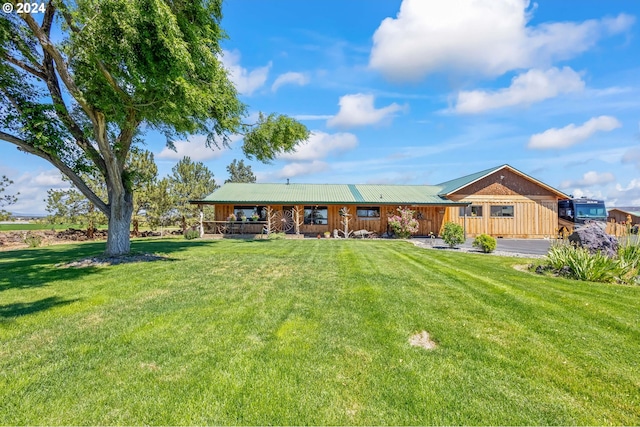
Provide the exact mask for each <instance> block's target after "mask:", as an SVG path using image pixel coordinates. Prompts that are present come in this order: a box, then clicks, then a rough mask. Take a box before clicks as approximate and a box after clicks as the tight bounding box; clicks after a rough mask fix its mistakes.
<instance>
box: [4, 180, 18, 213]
mask: <svg viewBox="0 0 640 427" xmlns="http://www.w3.org/2000/svg"><path fill="white" fill-rule="evenodd" d="M11 184H13V181H11V180H10V179H9V178H7V177H6V176H4V175H2V178H0V220H5V219H8V218H10V217H11V212H7V211H5V210H4V207H5V206H9V205H12V204H14V203H15V202H17V201H18V198H17V197H16V196H15V195H12V194H5V195H2V193H4V192H5V190H6V188H7V187H8V186H9V185H11Z"/></svg>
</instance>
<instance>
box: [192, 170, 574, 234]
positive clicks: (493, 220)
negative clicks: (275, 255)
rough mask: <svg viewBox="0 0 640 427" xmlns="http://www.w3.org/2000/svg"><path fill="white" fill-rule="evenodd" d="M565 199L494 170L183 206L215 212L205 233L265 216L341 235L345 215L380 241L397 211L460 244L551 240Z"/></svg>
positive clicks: (301, 188) (235, 188)
mask: <svg viewBox="0 0 640 427" xmlns="http://www.w3.org/2000/svg"><path fill="white" fill-rule="evenodd" d="M568 197H569V196H567V195H566V194H564V193H562V192H560V191H558V190H556V189H554V188H553V187H551V186H549V185H547V184H544V183H543V182H540V181H538V180H536V179H534V178H532V177H530V176H529V175H527V174H525V173H523V172H520V171H518V170H517V169H515V168H513V167H512V166H509V165H502V166H498V167H495V168H491V169H487V170H484V171H480V172H477V173H474V174H471V175H466V176H463V177H461V178H457V179H454V180H451V181H446V182H443V183H440V184H437V185H378V184H294V183H291V184H290V183H288V182H287V183H286V184H285V183H282V184H258V183H252V184H241V183H228V184H224V185H223V186H222V187H220V188H219V189H217V190H216V191H215V192H213V193H212V194H210V195H209V196H207V197H205V198H204V199H202V200H193V201H191V203H193V204H197V205H200V206H202V205H214V206H215V215H216V218H215V221H203V227H204V228H205V231H206V232H213V233H259V232H260V231H262V229H263V227H264V224H265V223H266V222H267V215H268V213H270V214H271V215H272V219H273V218H275V219H276V221H275V222H276V223H277V224H278V228H280V229H281V230H282V231H285V232H293V231H294V230H295V229H296V227H295V225H296V221H297V223H298V224H299V226H298V230H299V232H300V233H302V234H310V235H316V234H321V233H324V232H326V231H329V232H333V230H336V229H337V230H342V229H343V228H344V226H343V220H344V214H345V213H347V214H348V215H349V216H348V218H349V229H350V230H368V231H373V232H376V233H378V234H383V233H385V232H386V231H388V221H387V219H388V217H389V216H391V215H394V214H397V208H398V207H400V206H402V207H409V208H410V209H412V210H414V211H415V214H414V217H415V218H416V219H417V220H418V223H419V230H418V232H417V233H416V235H420V236H426V235H429V234H430V233H432V234H434V235H439V234H440V231H441V228H442V226H443V224H444V223H445V222H447V221H453V222H456V223H458V224H460V225H462V226H463V227H464V228H465V232H466V235H467V236H468V237H474V236H476V235H479V234H482V233H486V234H490V235H492V236H495V237H522V238H545V237H551V236H554V235H555V234H556V233H557V227H558V200H560V199H566V198H568ZM243 217H245V218H246V220H245V221H242V220H241V218H243ZM273 222H274V221H273V220H272V221H270V222H269V223H273Z"/></svg>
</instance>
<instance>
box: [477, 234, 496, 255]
mask: <svg viewBox="0 0 640 427" xmlns="http://www.w3.org/2000/svg"><path fill="white" fill-rule="evenodd" d="M496 246H497V242H496V239H495V238H493V237H491V236H489V235H488V234H481V235H479V236H478V237H476V238H475V240H474V241H473V247H474V248H478V249H481V250H482V252H485V253H490V252H493V251H495V250H496Z"/></svg>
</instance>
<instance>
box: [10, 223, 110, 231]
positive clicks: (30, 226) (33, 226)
mask: <svg viewBox="0 0 640 427" xmlns="http://www.w3.org/2000/svg"><path fill="white" fill-rule="evenodd" d="M105 227H106V226H104V227H100V228H105ZM68 228H76V229H79V230H85V229H86V228H87V226H86V225H82V224H48V223H39V222H38V223H36V222H29V223H19V224H0V231H23V230H24V231H28V230H34V231H35V230H52V229H53V230H66V229H68Z"/></svg>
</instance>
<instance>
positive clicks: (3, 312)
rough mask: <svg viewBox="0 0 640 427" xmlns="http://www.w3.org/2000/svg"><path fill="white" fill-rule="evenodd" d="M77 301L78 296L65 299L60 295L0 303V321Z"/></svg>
mask: <svg viewBox="0 0 640 427" xmlns="http://www.w3.org/2000/svg"><path fill="white" fill-rule="evenodd" d="M76 301H78V299H77V298H76V299H68V300H65V299H62V298H60V297H49V298H44V299H41V300H38V301H33V302H16V303H13V304H7V305H0V321H4V320H7V319H10V318H12V317H19V316H25V315H27V314H32V313H37V312H40V311H45V310H49V309H50V308H53V307H57V306H61V305H67V304H71V303H73V302H76Z"/></svg>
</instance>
